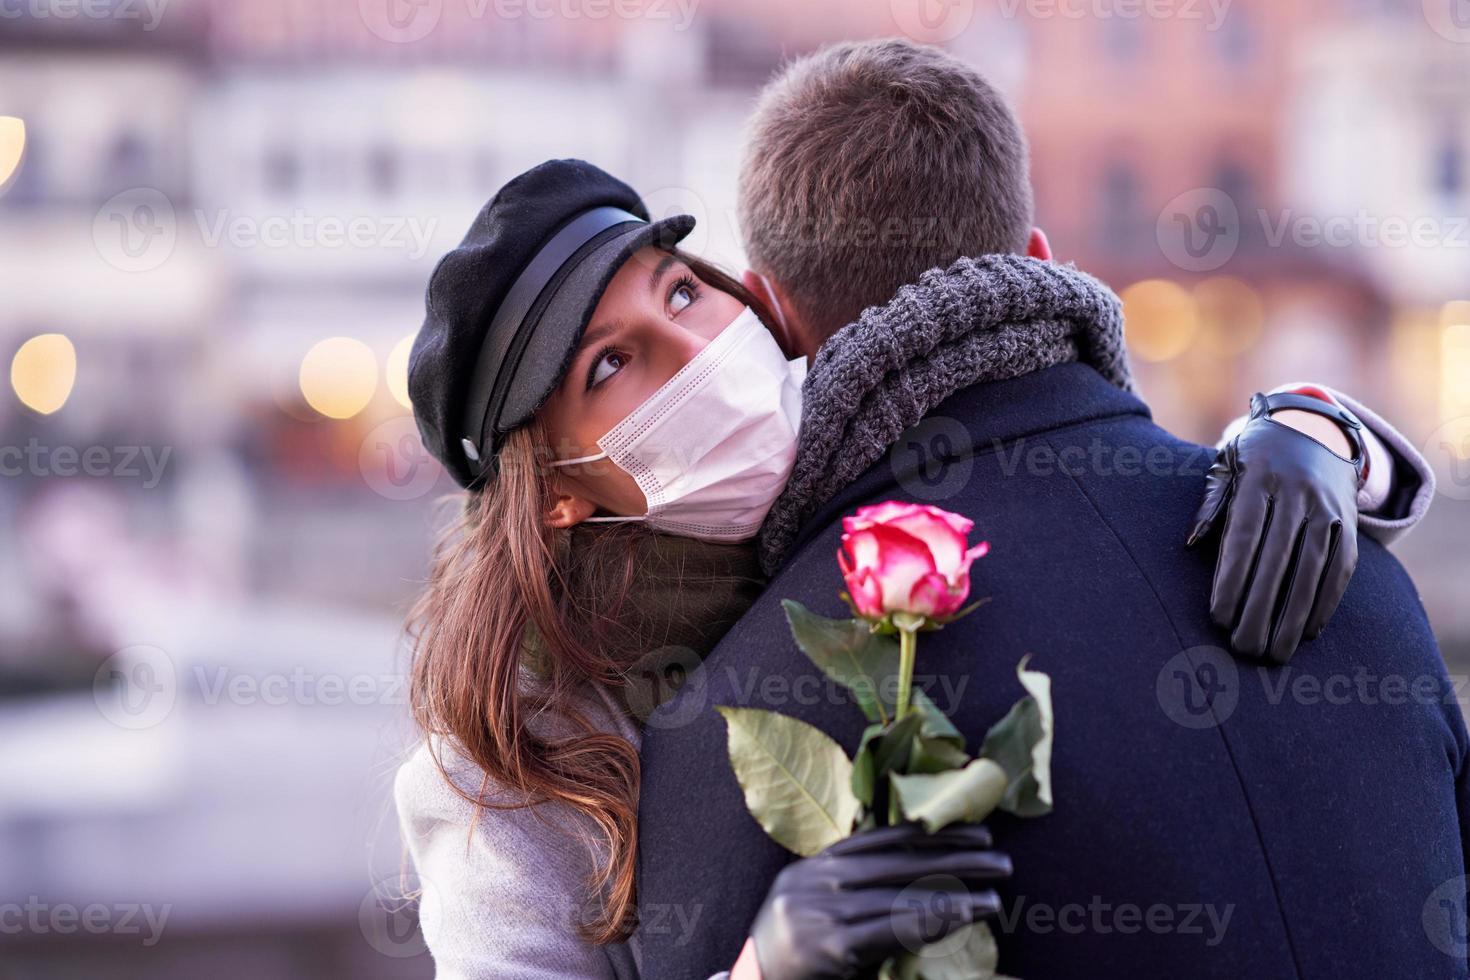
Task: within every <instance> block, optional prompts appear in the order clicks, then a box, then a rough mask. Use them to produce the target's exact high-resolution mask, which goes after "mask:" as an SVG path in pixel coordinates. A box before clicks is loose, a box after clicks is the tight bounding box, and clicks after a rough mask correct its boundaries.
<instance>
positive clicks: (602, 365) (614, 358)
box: [592, 350, 628, 385]
mask: <svg viewBox="0 0 1470 980" xmlns="http://www.w3.org/2000/svg"><path fill="white" fill-rule="evenodd" d="M627 363H628V359H627V358H626V357H624V356H623V355H622V354H620V353H618V352H617V351H615V350H611V351H608V352H607V353H606V354H603V355H602V356H601V357H599V358H598V359H597V363H596V364H594V365H593V366H592V383H593V384H595V385H597V384H602V382H604V381H606V380H607V379H608V378H611V377H612V376H613V375H615V374H617V373H618V372H619V371H621V370H622V369H623V368H624V367H625V366H626V365H627Z"/></svg>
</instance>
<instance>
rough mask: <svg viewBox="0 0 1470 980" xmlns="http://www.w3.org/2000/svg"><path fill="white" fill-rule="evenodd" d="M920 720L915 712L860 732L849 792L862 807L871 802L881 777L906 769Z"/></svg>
mask: <svg viewBox="0 0 1470 980" xmlns="http://www.w3.org/2000/svg"><path fill="white" fill-rule="evenodd" d="M922 721H923V719H921V718H920V717H919V716H918V715H909V716H908V717H906V718H904V720H903V721H896V722H893V723H892V724H889V725H881V724H872V725H869V726H868V727H867V728H866V729H865V730H864V731H863V740H862V742H861V743H860V744H859V745H858V750H857V754H856V755H855V756H853V760H852V791H853V794H854V795H855V796H857V798H858V799H860V800H862V801H863V805H864V806H872V805H873V793H874V789H875V787H876V786H877V785H878V781H879V780H880V779H882V778H883V777H884V776H886V775H888V774H889V773H891V772H903V771H905V770H906V769H907V768H908V763H909V756H910V755H911V754H912V753H913V750H914V736H915V734H917V732H918V730H919V725H920V723H921V722H922Z"/></svg>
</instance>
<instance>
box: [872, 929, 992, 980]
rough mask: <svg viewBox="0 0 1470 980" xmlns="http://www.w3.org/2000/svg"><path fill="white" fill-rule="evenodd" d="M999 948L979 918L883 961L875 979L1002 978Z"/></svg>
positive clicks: (975, 979)
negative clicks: (999, 967)
mask: <svg viewBox="0 0 1470 980" xmlns="http://www.w3.org/2000/svg"><path fill="white" fill-rule="evenodd" d="M999 962H1000V950H999V949H998V948H997V947H996V945H995V935H994V934H993V933H992V932H991V931H990V927H989V926H988V925H986V924H985V923H983V922H975V923H972V924H970V925H967V926H961V927H960V928H958V929H956V930H955V931H954V932H952V933H950V934H949V935H948V936H945V937H944V938H943V939H941V940H940V941H939V942H937V943H933V944H931V945H929V946H925V947H924V948H922V949H920V950H919V951H918V952H917V953H905V954H904V955H903V956H898V957H894V958H893V959H890V960H888V961H887V962H885V963H884V964H883V967H882V969H881V970H880V971H879V973H878V976H879V980H1005V978H1004V977H1001V976H1000V974H998V973H996V972H995V971H996V968H997V966H998V964H999Z"/></svg>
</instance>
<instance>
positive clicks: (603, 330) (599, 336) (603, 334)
mask: <svg viewBox="0 0 1470 980" xmlns="http://www.w3.org/2000/svg"><path fill="white" fill-rule="evenodd" d="M619 326H620V324H619V323H618V322H617V321H613V322H612V323H604V324H602V325H600V326H596V327H590V328H588V330H587V332H586V333H584V334H582V340H581V342H580V343H578V344H577V353H576V355H575V356H576V357H581V356H582V353H583V352H584V351H585V350H587V348H589V347H592V346H594V345H596V344H598V343H600V342H601V341H603V340H605V339H607V338H608V337H610V336H612V335H613V334H615V333H617V332H618V328H619Z"/></svg>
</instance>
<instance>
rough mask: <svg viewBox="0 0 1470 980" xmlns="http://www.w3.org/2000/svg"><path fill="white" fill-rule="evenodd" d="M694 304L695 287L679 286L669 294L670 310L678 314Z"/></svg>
mask: <svg viewBox="0 0 1470 980" xmlns="http://www.w3.org/2000/svg"><path fill="white" fill-rule="evenodd" d="M692 302H694V287H692V286H678V287H676V288H675V289H674V291H673V292H672V293H670V294H669V309H670V310H671V311H672V312H674V313H678V312H680V311H682V310H684V309H686V308H687V307H688V306H689V304H690V303H692Z"/></svg>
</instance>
